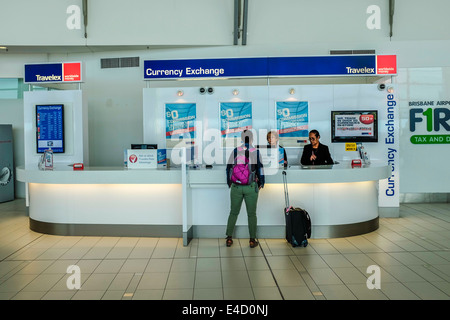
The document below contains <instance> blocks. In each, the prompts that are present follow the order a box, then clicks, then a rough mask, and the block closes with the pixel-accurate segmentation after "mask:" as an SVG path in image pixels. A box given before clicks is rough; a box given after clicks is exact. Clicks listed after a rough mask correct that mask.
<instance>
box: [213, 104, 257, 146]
mask: <svg viewBox="0 0 450 320" xmlns="http://www.w3.org/2000/svg"><path fill="white" fill-rule="evenodd" d="M219 114H220V134H221V136H222V145H223V146H226V147H236V146H237V145H240V144H241V133H242V131H244V130H250V129H252V103H251V102H221V103H220V110H219Z"/></svg>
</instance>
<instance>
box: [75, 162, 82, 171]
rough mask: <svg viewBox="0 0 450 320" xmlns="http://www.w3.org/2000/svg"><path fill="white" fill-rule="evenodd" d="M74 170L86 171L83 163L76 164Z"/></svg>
mask: <svg viewBox="0 0 450 320" xmlns="http://www.w3.org/2000/svg"><path fill="white" fill-rule="evenodd" d="M73 170H84V165H83V164H82V163H74V164H73Z"/></svg>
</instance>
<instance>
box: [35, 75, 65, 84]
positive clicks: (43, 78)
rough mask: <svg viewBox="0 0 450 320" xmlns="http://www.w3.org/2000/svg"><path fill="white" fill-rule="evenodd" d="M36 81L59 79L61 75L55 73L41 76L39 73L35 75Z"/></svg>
mask: <svg viewBox="0 0 450 320" xmlns="http://www.w3.org/2000/svg"><path fill="white" fill-rule="evenodd" d="M36 81H38V82H45V81H61V76H60V75H59V76H57V75H54V74H52V75H50V76H41V75H40V74H37V75H36Z"/></svg>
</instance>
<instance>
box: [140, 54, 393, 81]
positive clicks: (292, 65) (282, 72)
mask: <svg viewBox="0 0 450 320" xmlns="http://www.w3.org/2000/svg"><path fill="white" fill-rule="evenodd" d="M395 74H397V58H396V56H395V55H349V56H311V57H260V58H224V59H191V60H144V80H153V79H189V78H191V79H195V78H233V77H284V76H292V77H294V76H379V75H395Z"/></svg>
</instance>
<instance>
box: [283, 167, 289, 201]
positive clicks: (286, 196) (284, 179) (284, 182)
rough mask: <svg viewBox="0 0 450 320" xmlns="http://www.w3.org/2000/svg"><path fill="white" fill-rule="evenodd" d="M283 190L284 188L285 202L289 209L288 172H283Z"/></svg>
mask: <svg viewBox="0 0 450 320" xmlns="http://www.w3.org/2000/svg"><path fill="white" fill-rule="evenodd" d="M282 174H283V188H284V202H285V204H286V208H289V190H288V185H287V178H286V171H284V170H283V172H282Z"/></svg>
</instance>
